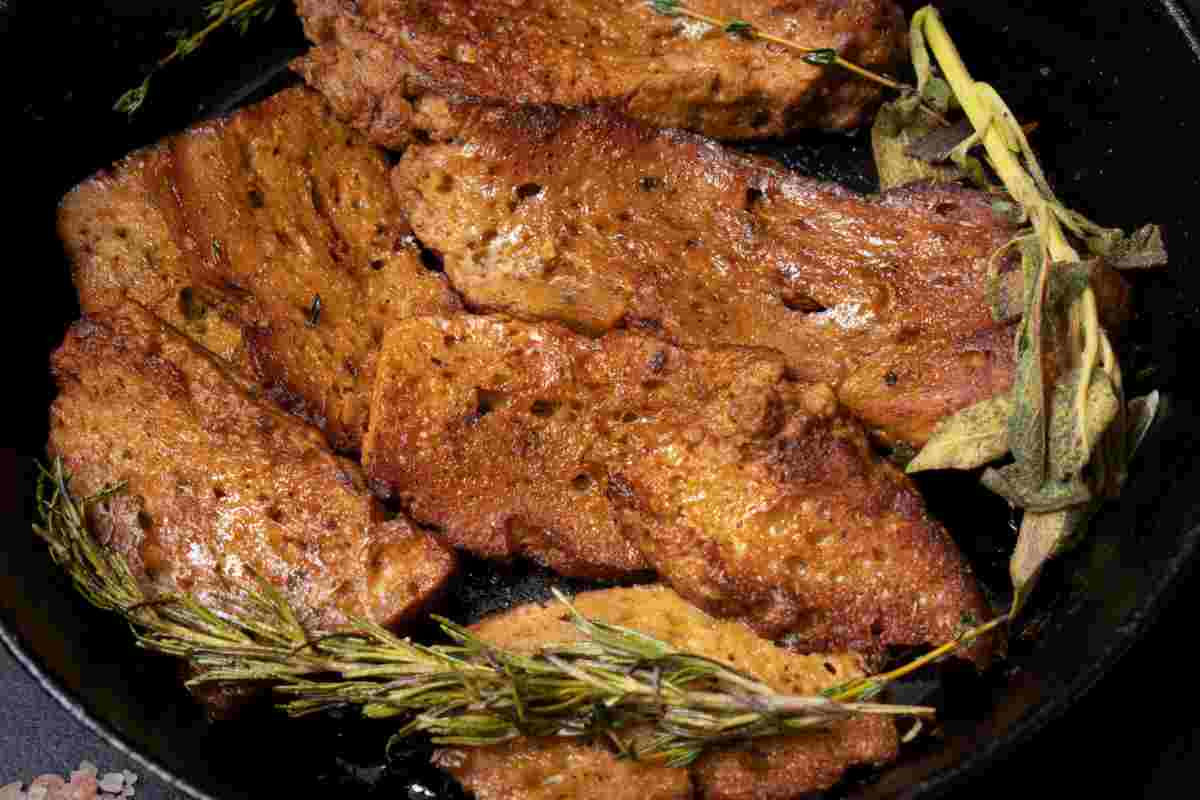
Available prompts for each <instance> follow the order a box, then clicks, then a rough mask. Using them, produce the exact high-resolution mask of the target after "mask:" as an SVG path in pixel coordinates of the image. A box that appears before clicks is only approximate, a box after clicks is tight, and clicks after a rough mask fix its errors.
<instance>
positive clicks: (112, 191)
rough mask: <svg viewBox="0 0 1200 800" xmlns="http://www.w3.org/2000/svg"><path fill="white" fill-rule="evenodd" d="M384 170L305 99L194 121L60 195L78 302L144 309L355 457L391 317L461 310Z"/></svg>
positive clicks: (315, 101) (380, 159)
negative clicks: (119, 302) (427, 262)
mask: <svg viewBox="0 0 1200 800" xmlns="http://www.w3.org/2000/svg"><path fill="white" fill-rule="evenodd" d="M387 169H388V162H387V159H386V157H385V155H384V153H383V152H382V151H380V150H379V149H377V148H375V147H373V146H372V145H369V144H367V142H366V141H365V140H364V139H363V137H362V136H361V135H359V134H358V133H356V132H355V131H353V130H352V129H350V128H349V127H347V126H346V125H344V124H342V123H341V122H339V121H337V120H336V119H335V118H334V117H333V115H332V113H331V112H330V110H329V109H328V107H327V106H326V105H325V103H324V102H323V101H322V100H321V98H320V96H319V95H317V94H316V93H314V92H311V91H308V90H304V89H292V90H287V91H284V92H281V93H280V94H277V95H275V96H273V97H271V98H269V99H267V100H265V101H263V102H262V103H259V104H258V105H255V106H251V107H249V108H247V109H245V110H242V111H239V112H237V113H236V114H234V115H232V116H230V117H228V118H225V119H222V120H218V121H216V122H211V123H205V124H202V125H199V126H196V127H194V128H192V129H190V130H188V131H186V132H184V133H182V134H179V135H177V136H174V137H171V138H170V139H168V140H166V141H165V142H162V143H160V144H159V145H157V146H155V147H152V148H149V149H147V150H144V151H141V152H138V153H135V154H133V155H132V156H130V157H129V158H127V159H126V160H125V161H123V162H122V163H121V164H119V165H118V166H117V167H115V168H114V169H113V170H112V171H111V172H105V173H101V174H99V175H97V176H95V177H93V178H91V179H90V180H88V181H86V182H84V183H83V184H81V185H80V186H79V187H77V188H76V189H75V190H74V191H73V192H71V193H70V194H69V195H68V196H67V197H66V199H65V200H64V201H63V204H62V207H61V210H60V214H59V230H60V233H61V236H62V238H63V241H64V242H65V244H66V248H67V251H68V254H69V255H70V257H71V260H72V263H73V265H74V277H75V283H76V286H77V287H78V289H79V296H80V303H81V305H82V306H83V308H84V310H85V311H93V310H97V309H99V308H102V307H103V305H104V304H105V303H107V302H109V300H110V298H111V297H113V292H112V290H118V294H120V293H123V294H124V295H126V296H128V297H131V298H133V299H135V300H137V301H138V302H140V303H142V304H144V305H145V306H146V307H148V308H150V309H151V310H152V311H153V312H154V313H155V314H156V315H158V316H159V317H160V318H162V319H164V320H166V321H168V322H170V323H171V324H173V325H175V326H177V327H178V328H179V329H180V330H182V331H184V332H185V333H187V334H188V335H189V336H191V337H192V338H193V339H195V340H196V341H197V342H199V343H200V344H202V345H204V346H205V347H207V348H209V349H210V350H212V351H213V352H214V353H216V354H218V355H219V356H221V357H222V358H223V359H225V360H226V361H228V362H229V363H230V364H232V365H234V367H235V369H236V370H237V371H238V372H239V373H241V374H242V375H244V376H246V377H247V378H248V379H250V380H251V381H253V382H255V383H257V384H259V385H260V386H261V387H262V388H263V390H264V391H265V392H266V393H267V394H268V396H270V397H271V398H272V399H274V400H275V401H276V402H278V403H280V404H281V405H283V406H284V407H285V408H287V409H289V410H291V411H293V412H296V413H299V414H300V415H302V416H303V417H305V418H306V419H308V420H309V421H311V422H313V423H315V424H317V425H318V426H319V427H321V428H322V429H323V430H325V431H326V433H327V435H328V437H329V439H330V441H331V442H332V443H333V444H334V445H335V446H336V447H338V448H339V449H356V448H357V447H358V446H359V444H360V443H361V439H362V434H363V432H364V431H365V429H366V416H367V409H368V407H369V402H370V391H371V385H372V383H373V378H374V360H375V356H376V353H377V350H378V345H379V341H380V340H381V339H382V336H383V329H384V328H385V327H386V325H387V323H388V322H389V321H390V320H393V319H399V318H403V317H405V316H408V315H409V314H413V313H433V312H441V311H447V310H451V309H454V308H456V307H457V301H456V299H455V298H454V296H453V294H452V292H450V290H449V289H448V287H447V286H446V283H445V279H444V278H443V277H442V276H441V275H437V274H436V273H433V272H430V271H429V270H428V269H426V268H424V266H423V265H422V264H421V260H420V252H419V249H418V247H417V244H416V242H415V241H414V239H413V237H412V232H411V228H409V227H408V224H407V222H406V221H405V219H404V215H403V213H402V212H401V210H400V207H399V204H398V202H397V198H396V197H395V195H394V193H393V192H392V190H391V187H390V184H389V182H388V178H387Z"/></svg>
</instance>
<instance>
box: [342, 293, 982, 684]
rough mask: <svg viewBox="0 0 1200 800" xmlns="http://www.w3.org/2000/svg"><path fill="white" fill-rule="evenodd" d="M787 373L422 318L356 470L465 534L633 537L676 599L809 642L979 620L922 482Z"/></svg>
mask: <svg viewBox="0 0 1200 800" xmlns="http://www.w3.org/2000/svg"><path fill="white" fill-rule="evenodd" d="M784 372H785V368H784V363H783V359H782V358H781V357H780V356H779V355H778V354H776V353H773V352H771V351H767V350H759V349H753V348H740V347H724V348H698V349H685V348H679V347H674V346H671V345H668V344H665V343H663V342H661V341H659V340H657V339H653V338H651V337H648V336H644V335H641V334H636V333H630V332H615V333H611V334H608V335H606V336H604V337H603V338H600V339H591V338H588V337H585V336H581V335H578V334H573V333H571V332H569V331H567V330H566V329H564V328H562V327H560V326H557V325H553V324H546V323H525V322H519V321H514V320H511V319H508V318H503V317H472V316H460V317H454V318H448V319H447V318H414V319H410V320H406V321H404V322H401V323H398V324H396V325H395V326H394V327H393V328H392V329H391V330H390V331H389V333H388V337H387V339H386V340H385V344H384V349H383V354H382V356H381V363H380V371H379V380H378V382H377V385H376V393H375V397H374V403H373V407H372V414H371V428H370V430H369V432H368V437H367V441H366V445H365V447H364V459H365V466H366V469H367V474H368V475H369V476H370V478H371V479H372V481H373V482H374V483H375V484H376V485H378V486H381V487H387V488H388V489H390V490H393V491H394V492H395V493H396V494H397V495H398V497H399V498H400V500H401V501H402V503H403V504H404V505H405V507H406V508H408V509H409V510H410V511H411V513H412V514H413V515H414V517H415V518H416V519H418V520H420V521H422V522H427V523H430V524H433V525H436V526H438V527H439V528H441V530H442V534H441V535H442V536H443V538H444V539H445V540H446V541H449V542H451V543H453V544H455V545H456V546H459V547H465V548H467V549H469V550H472V551H473V552H476V553H479V554H482V555H485V556H490V557H498V556H506V555H512V554H517V553H525V554H527V555H531V556H533V557H534V558H537V559H539V560H541V561H543V562H544V563H547V564H549V565H550V566H552V567H553V568H555V569H556V570H559V571H561V572H565V573H567V574H595V573H596V572H597V571H601V569H602V568H604V567H607V568H608V570H610V571H612V572H619V569H628V568H630V567H631V566H633V564H632V563H630V562H628V561H624V562H622V561H621V560H620V559H619V558H614V557H613V555H612V554H614V553H615V554H618V555H620V556H622V557H623V554H625V553H627V552H629V551H627V550H625V549H624V547H628V546H629V545H628V544H625V538H624V537H628V538H629V540H630V541H632V542H634V543H636V545H637V547H638V548H639V549H640V551H641V556H644V557H645V560H646V561H647V562H648V563H649V564H650V566H651V567H653V568H654V569H656V570H657V571H658V572H659V573H660V575H661V576H662V577H663V578H664V580H666V581H667V582H669V583H670V584H671V585H672V586H673V587H674V588H675V589H676V590H677V591H678V592H679V593H680V594H681V595H683V596H684V597H686V598H687V599H688V600H690V601H692V602H693V603H696V604H697V605H699V606H700V607H701V608H704V609H705V610H707V611H709V612H710V613H712V614H715V615H717V616H722V617H733V618H737V619H742V620H745V621H746V622H748V623H749V624H750V625H751V626H753V627H754V628H755V629H756V630H758V631H759V632H760V633H762V634H764V635H768V636H771V637H777V636H784V635H787V636H789V637H790V638H791V639H792V641H793V642H794V643H795V644H796V645H798V646H800V647H802V648H803V649H806V650H837V649H845V648H854V649H862V650H864V651H866V652H879V650H880V648H881V647H882V646H883V645H886V644H920V643H926V642H941V641H944V640H948V639H950V638H953V637H954V636H955V635H956V634H957V633H958V632H959V630H960V625H961V618H962V616H963V614H965V613H970V614H973V615H974V616H976V617H977V618H979V619H984V618H986V617H987V616H989V615H988V613H987V608H986V605H985V604H984V601H983V598H982V597H981V596H980V594H979V591H978V589H977V587H976V586H975V583H974V580H973V578H972V576H971V573H970V569H969V567H968V566H967V565H966V563H965V561H964V560H963V558H962V556H961V554H960V553H959V551H958V549H957V548H956V547H955V545H954V543H953V541H952V540H951V539H950V537H949V536H948V535H947V533H946V531H945V530H943V529H942V527H941V526H940V525H938V524H937V523H936V522H934V521H933V520H931V519H929V518H928V517H927V516H926V514H925V510H924V503H923V502H922V500H921V497H920V495H919V494H918V493H917V490H916V488H915V487H914V486H913V485H912V483H911V482H910V481H909V480H908V479H907V478H906V477H905V476H904V475H902V474H901V473H900V472H898V471H897V470H896V469H895V468H893V467H892V466H891V465H890V464H887V463H886V462H883V461H881V460H880V459H879V458H878V457H877V456H876V455H875V454H874V453H873V452H872V451H871V449H870V447H869V446H868V444H867V440H866V437H865V436H864V434H863V432H862V430H861V428H860V427H859V426H858V425H857V424H856V423H854V422H852V421H850V420H849V419H847V418H846V417H844V416H843V415H841V414H840V413H839V412H838V410H837V403H836V401H835V400H834V397H833V394H832V392H831V391H830V389H829V388H828V387H827V386H823V385H820V384H813V385H810V384H797V383H793V382H791V381H788V380H785V379H784ZM622 545H624V547H623V546H622ZM633 552H634V553H637V550H634V551H633ZM973 657H975V658H976V659H977V660H979V661H980V662H981V663H982V662H983V661H986V660H987V658H988V648H987V647H980V648H977V649H976V650H975V651H973Z"/></svg>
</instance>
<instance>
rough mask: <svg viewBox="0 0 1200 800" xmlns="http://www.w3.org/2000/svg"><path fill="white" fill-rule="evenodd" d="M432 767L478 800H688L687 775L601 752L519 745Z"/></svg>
mask: <svg viewBox="0 0 1200 800" xmlns="http://www.w3.org/2000/svg"><path fill="white" fill-rule="evenodd" d="M433 763H434V765H435V766H438V767H441V768H442V769H444V770H445V771H446V772H448V773H450V774H451V775H453V776H454V779H455V780H457V781H458V782H459V783H461V784H462V785H463V787H464V788H465V789H466V790H467V791H468V792H470V794H471V796H472V797H474V798H476V800H688V799H689V798H691V797H692V796H693V795H692V785H691V780H690V778H689V776H688V772H687V770H683V769H671V768H669V767H663V766H657V765H653V764H646V763H641V762H636V761H631V760H629V759H621V758H617V756H616V755H615V754H614V753H612V752H611V751H609V750H607V749H606V748H604V747H602V746H596V745H593V744H587V743H584V742H573V741H570V740H564V739H519V740H517V741H514V742H510V743H507V744H503V745H499V746H497V747H486V748H485V747H463V748H454V749H446V750H439V751H438V752H437V753H435V754H434V758H433Z"/></svg>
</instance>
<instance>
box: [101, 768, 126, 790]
mask: <svg viewBox="0 0 1200 800" xmlns="http://www.w3.org/2000/svg"><path fill="white" fill-rule="evenodd" d="M124 786H125V776H124V775H122V774H121V773H119V772H109V773H106V774H105V776H104V777H103V778H101V779H100V788H101V789H102V790H103V791H106V792H110V793H112V794H116V793H117V792H119V791H121V789H122V788H124Z"/></svg>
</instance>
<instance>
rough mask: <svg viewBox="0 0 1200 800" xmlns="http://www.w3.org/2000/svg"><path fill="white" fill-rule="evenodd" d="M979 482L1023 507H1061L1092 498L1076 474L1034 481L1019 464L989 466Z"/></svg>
mask: <svg viewBox="0 0 1200 800" xmlns="http://www.w3.org/2000/svg"><path fill="white" fill-rule="evenodd" d="M979 480H980V482H981V483H982V484H983V485H984V486H985V487H986V488H987V489H989V490H991V491H992V492H994V493H995V494H998V495H1000V496H1001V497H1003V498H1004V499H1005V500H1007V501H1008V502H1009V503H1010V504H1011V505H1014V506H1017V507H1018V508H1023V509H1025V510H1026V511H1061V510H1062V509H1064V508H1069V507H1070V506H1074V505H1079V504H1080V503H1086V502H1088V501H1089V500H1091V499H1092V491H1091V489H1089V488H1088V486H1087V484H1085V483H1084V482H1083V480H1082V478H1080V476H1078V475H1072V476H1071V477H1070V478H1068V479H1067V480H1065V481H1059V480H1054V479H1050V480H1046V481H1043V482H1041V483H1035V482H1033V481H1031V480H1030V476H1029V473H1028V472H1027V471H1025V470H1023V469H1021V467H1020V465H1019V464H1009V465H1007V466H1004V467H999V468H995V467H988V468H987V469H986V470H984V471H983V475H981V476H980V478H979Z"/></svg>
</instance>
